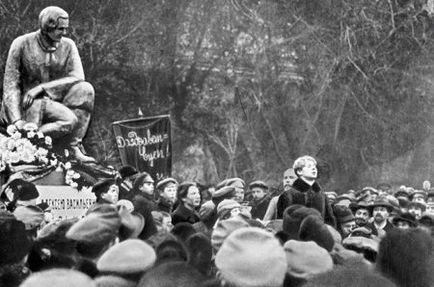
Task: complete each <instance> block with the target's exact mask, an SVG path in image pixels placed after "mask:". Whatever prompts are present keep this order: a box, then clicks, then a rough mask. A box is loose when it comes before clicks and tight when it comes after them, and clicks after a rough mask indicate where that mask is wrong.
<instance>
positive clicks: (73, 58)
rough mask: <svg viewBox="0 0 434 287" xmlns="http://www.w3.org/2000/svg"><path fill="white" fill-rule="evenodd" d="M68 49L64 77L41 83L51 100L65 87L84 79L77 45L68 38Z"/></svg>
mask: <svg viewBox="0 0 434 287" xmlns="http://www.w3.org/2000/svg"><path fill="white" fill-rule="evenodd" d="M68 43H69V44H70V47H71V49H70V51H69V54H68V55H65V57H67V61H66V66H65V69H66V71H65V75H66V77H63V78H60V79H56V80H53V81H50V82H46V83H42V84H41V87H42V89H43V90H44V91H45V93H46V94H47V95H48V96H49V97H50V98H51V99H53V100H56V99H57V97H58V95H59V94H61V92H60V91H63V90H64V89H65V88H70V87H71V86H72V85H74V84H75V83H78V82H81V81H84V71H83V65H82V64H81V59H80V55H79V54H78V49H77V46H75V43H74V42H73V41H72V40H69V41H68Z"/></svg>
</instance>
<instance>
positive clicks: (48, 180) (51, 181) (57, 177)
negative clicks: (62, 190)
mask: <svg viewBox="0 0 434 287" xmlns="http://www.w3.org/2000/svg"><path fill="white" fill-rule="evenodd" d="M33 183H34V184H35V185H65V177H64V175H63V171H56V170H54V171H52V172H51V173H50V174H48V175H46V176H44V177H43V178H40V179H37V180H35V181H33Z"/></svg>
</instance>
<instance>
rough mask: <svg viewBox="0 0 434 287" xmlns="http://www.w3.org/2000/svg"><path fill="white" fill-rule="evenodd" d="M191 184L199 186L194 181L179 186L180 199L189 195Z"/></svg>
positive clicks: (178, 194)
mask: <svg viewBox="0 0 434 287" xmlns="http://www.w3.org/2000/svg"><path fill="white" fill-rule="evenodd" d="M190 186H197V184H196V183H195V182H192V181H186V182H183V183H181V184H180V185H179V186H178V191H177V196H178V199H179V200H181V199H182V198H185V197H187V194H188V189H189V188H190Z"/></svg>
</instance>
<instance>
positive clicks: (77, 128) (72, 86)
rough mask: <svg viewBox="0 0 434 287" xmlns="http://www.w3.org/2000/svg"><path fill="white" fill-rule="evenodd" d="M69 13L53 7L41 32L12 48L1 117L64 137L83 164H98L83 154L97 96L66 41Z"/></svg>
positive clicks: (44, 12) (46, 12)
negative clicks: (82, 143)
mask: <svg viewBox="0 0 434 287" xmlns="http://www.w3.org/2000/svg"><path fill="white" fill-rule="evenodd" d="M68 25H69V16H68V13H67V12H65V11H64V10H63V9H61V8H59V7H55V6H50V7H47V8H45V9H43V10H42V11H41V13H40V14H39V28H40V29H39V30H37V31H35V32H31V33H28V34H25V35H22V36H19V37H18V38H16V39H15V40H14V41H13V42H12V45H11V47H10V50H9V54H8V58H7V62H6V69H5V74H4V83H3V93H4V94H3V102H2V107H1V117H2V118H3V120H5V121H6V122H7V123H8V124H9V125H13V126H14V127H16V128H22V126H23V125H24V124H25V123H26V122H33V123H35V124H37V125H38V127H39V130H40V131H41V132H43V133H44V134H45V135H49V136H51V137H53V138H62V141H63V142H66V143H67V145H68V149H69V150H70V152H71V154H72V155H73V156H74V157H75V158H76V159H77V160H78V161H80V162H94V161H95V159H94V158H92V157H90V156H87V155H85V154H84V153H83V152H82V150H81V141H82V139H83V137H84V136H85V134H86V131H87V128H88V126H89V121H90V115H91V112H92V110H93V105H94V98H95V92H94V89H93V87H92V85H91V84H90V83H88V82H85V78H84V72H83V66H82V64H81V60H80V56H79V54H78V50H77V47H76V45H75V43H74V41H72V40H71V39H69V38H66V37H64V36H65V35H66V33H67V30H68V28H69V27H68Z"/></svg>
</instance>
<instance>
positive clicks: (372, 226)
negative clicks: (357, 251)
mask: <svg viewBox="0 0 434 287" xmlns="http://www.w3.org/2000/svg"><path fill="white" fill-rule="evenodd" d="M366 226H367V227H369V228H370V229H371V230H372V234H373V235H376V236H378V229H377V228H376V227H375V224H374V223H373V222H369V223H368V224H366ZM393 228H395V227H394V226H393V224H392V223H391V222H390V221H389V220H387V223H386V226H384V228H383V230H384V232H386V233H387V232H389V231H390V230H392V229H393Z"/></svg>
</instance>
